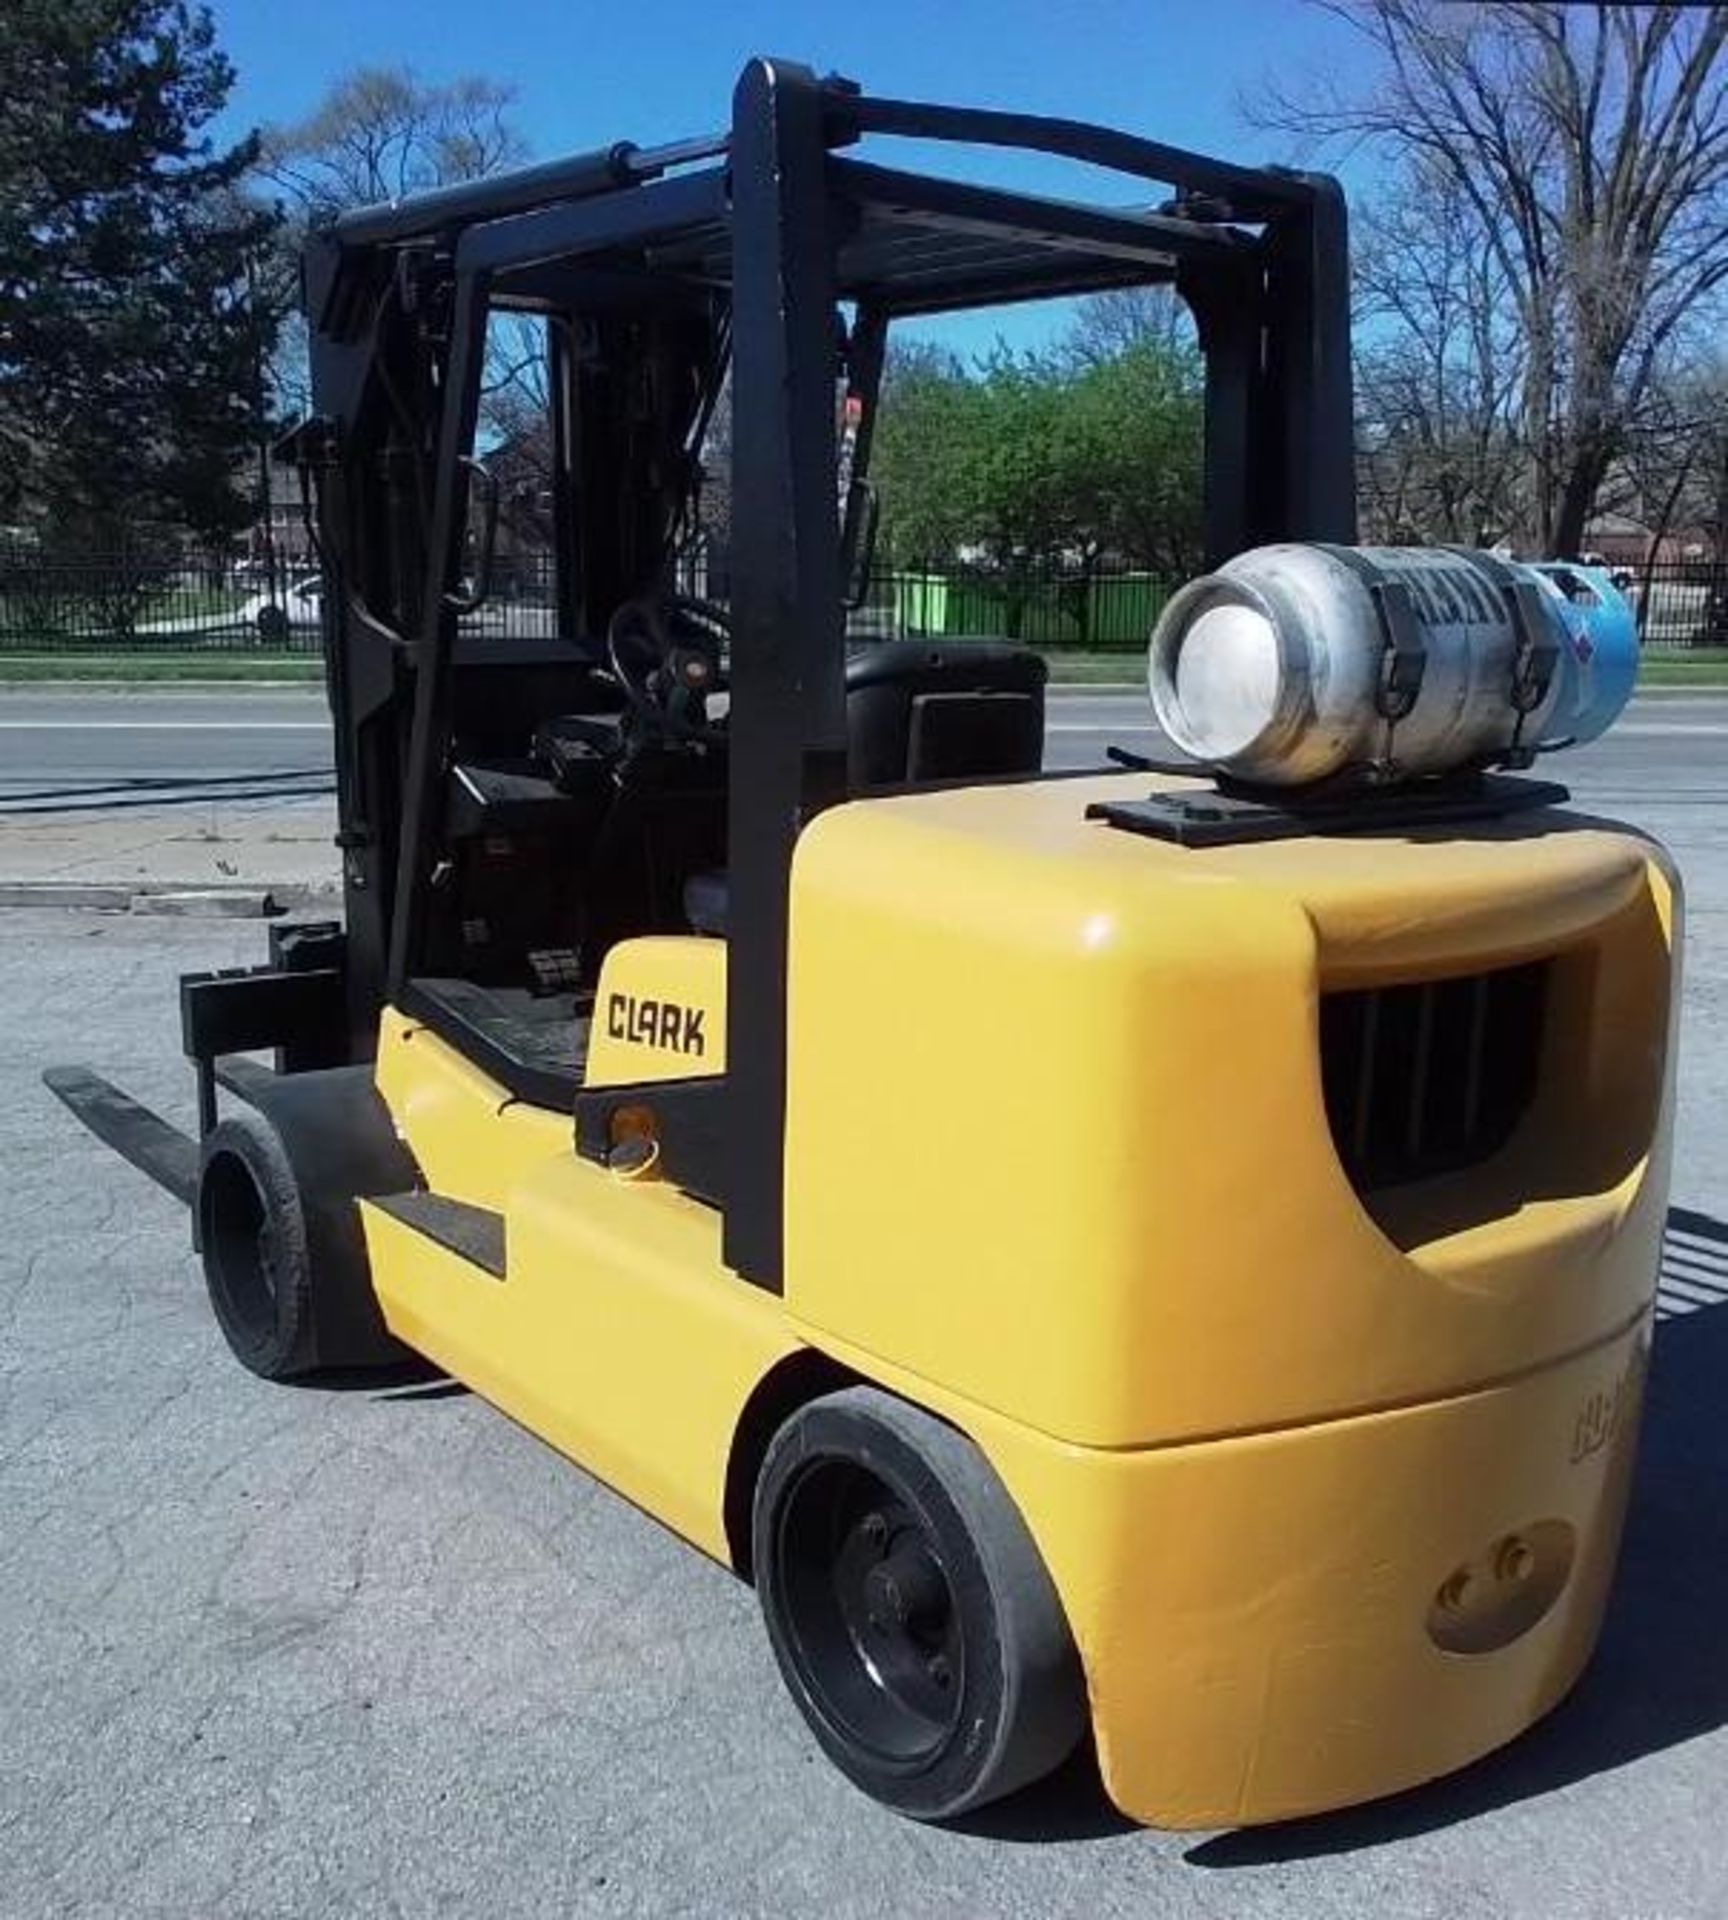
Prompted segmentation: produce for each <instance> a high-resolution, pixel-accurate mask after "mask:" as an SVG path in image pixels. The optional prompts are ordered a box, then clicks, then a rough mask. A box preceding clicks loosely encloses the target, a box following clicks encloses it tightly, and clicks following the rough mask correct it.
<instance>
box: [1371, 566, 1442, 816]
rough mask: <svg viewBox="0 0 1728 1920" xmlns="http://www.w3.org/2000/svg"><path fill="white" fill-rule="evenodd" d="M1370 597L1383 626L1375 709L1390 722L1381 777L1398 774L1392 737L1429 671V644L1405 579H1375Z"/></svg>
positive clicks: (1380, 764)
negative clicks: (1423, 634)
mask: <svg viewBox="0 0 1728 1920" xmlns="http://www.w3.org/2000/svg"><path fill="white" fill-rule="evenodd" d="M1368 597H1369V599H1370V600H1372V601H1373V603H1374V617H1375V619H1376V620H1377V621H1378V622H1379V625H1380V677H1379V679H1378V680H1377V681H1376V683H1375V687H1374V709H1375V711H1376V712H1377V713H1378V714H1379V715H1380V717H1381V719H1383V720H1384V721H1385V722H1386V736H1385V740H1384V742H1383V744H1382V746H1381V751H1380V762H1379V765H1378V767H1377V768H1376V773H1377V775H1378V777H1379V778H1382V779H1388V780H1389V779H1391V778H1393V777H1394V775H1395V773H1396V768H1397V762H1396V760H1395V759H1394V757H1393V753H1392V737H1393V733H1394V730H1395V729H1396V727H1397V725H1398V722H1399V721H1400V720H1403V719H1406V718H1407V717H1408V716H1409V714H1410V713H1411V712H1412V710H1413V709H1414V708H1415V705H1416V701H1417V699H1418V697H1419V696H1420V694H1421V692H1422V681H1423V677H1424V676H1425V675H1426V673H1427V671H1428V647H1427V643H1426V642H1425V641H1424V639H1423V637H1422V623H1421V621H1419V620H1418V619H1417V618H1416V607H1415V603H1414V602H1413V601H1412V600H1411V598H1410V589H1409V588H1408V587H1407V586H1406V585H1405V584H1404V582H1403V581H1402V580H1372V581H1370V582H1369V583H1368Z"/></svg>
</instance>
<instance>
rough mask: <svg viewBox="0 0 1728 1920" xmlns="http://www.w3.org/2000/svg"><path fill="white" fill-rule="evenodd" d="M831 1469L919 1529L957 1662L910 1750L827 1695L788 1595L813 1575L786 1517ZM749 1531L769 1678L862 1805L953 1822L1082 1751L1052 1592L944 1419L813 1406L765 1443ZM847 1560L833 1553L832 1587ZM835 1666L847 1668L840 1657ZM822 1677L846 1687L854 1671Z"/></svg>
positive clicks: (833, 1401) (900, 1408)
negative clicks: (930, 1721)
mask: <svg viewBox="0 0 1728 1920" xmlns="http://www.w3.org/2000/svg"><path fill="white" fill-rule="evenodd" d="M831 1468H838V1469H839V1470H841V1471H843V1472H845V1471H852V1472H861V1473H862V1474H864V1475H865V1476H867V1478H868V1479H869V1480H871V1481H874V1482H876V1483H878V1484H879V1485H880V1486H881V1487H882V1488H883V1489H884V1490H885V1495H886V1497H887V1498H889V1499H890V1500H891V1501H892V1502H893V1504H894V1507H895V1511H896V1512H897V1513H898V1514H900V1515H901V1516H903V1517H904V1518H905V1519H906V1520H907V1521H908V1522H909V1523H915V1527H916V1530H917V1533H918V1535H920V1536H921V1539H922V1545H923V1546H924V1547H926V1548H927V1549H928V1551H929V1553H930V1554H931V1555H932V1556H933V1559H934V1564H935V1566H936V1567H937V1569H938V1570H939V1572H940V1574H941V1576H942V1582H941V1584H942V1586H943V1587H944V1589H945V1590H946V1593H947V1596H948V1598H947V1612H946V1614H945V1616H944V1617H951V1620H952V1624H953V1633H954V1636H955V1639H956V1642H957V1645H956V1653H957V1655H958V1658H957V1659H956V1660H955V1661H954V1662H953V1663H949V1662H947V1661H944V1662H943V1666H944V1671H945V1672H946V1671H949V1670H950V1664H952V1666H953V1667H956V1668H957V1669H958V1674H957V1685H956V1686H955V1695H954V1699H955V1707H954V1711H953V1717H952V1722H951V1724H950V1725H949V1726H948V1727H947V1728H946V1729H945V1730H943V1731H940V1732H938V1733H935V1734H934V1735H932V1736H930V1739H929V1741H928V1743H927V1745H926V1746H925V1747H923V1748H921V1749H920V1750H918V1751H916V1752H913V1753H900V1754H897V1755H890V1754H888V1753H887V1752H886V1751H885V1750H884V1748H883V1746H882V1745H881V1744H877V1745H872V1744H870V1743H869V1742H868V1741H867V1740H865V1739H864V1738H861V1737H860V1736H859V1735H858V1733H857V1731H856V1726H849V1725H848V1724H847V1719H846V1710H845V1708H844V1706H843V1705H840V1704H837V1703H838V1702H840V1701H841V1699H842V1697H843V1695H842V1687H841V1685H838V1684H837V1685H835V1686H833V1687H831V1686H830V1684H829V1680H828V1677H827V1676H826V1675H825V1673H824V1671H823V1670H822V1668H823V1665H824V1662H823V1659H822V1657H821V1656H820V1655H818V1654H817V1653H815V1652H813V1650H812V1647H811V1645H810V1644H809V1643H810V1642H811V1641H812V1640H813V1639H814V1638H815V1637H816V1636H815V1635H814V1633H813V1632H811V1631H810V1630H809V1628H808V1615H809V1613H810V1610H811V1602H810V1601H809V1600H808V1599H804V1600H800V1599H798V1598H796V1597H795V1596H796V1595H797V1594H798V1593H799V1592H800V1591H804V1592H808V1591H809V1590H810V1579H811V1576H810V1575H809V1573H808V1571H807V1570H800V1569H799V1568H796V1567H794V1566H793V1565H792V1557H793V1556H794V1555H796V1554H797V1553H798V1551H799V1550H798V1548H797V1546H796V1538H797V1530H798V1529H799V1528H800V1527H801V1526H806V1525H808V1521H807V1520H803V1521H801V1520H799V1519H797V1518H795V1517H793V1516H796V1515H797V1513H798V1506H799V1502H800V1501H806V1502H807V1501H809V1500H810V1499H812V1498H820V1497H821V1495H820V1492H819V1491H818V1490H819V1489H820V1488H821V1487H823V1486H824V1485H825V1484H827V1483H826V1482H824V1481H822V1480H821V1479H819V1478H818V1477H817V1476H818V1475H821V1474H826V1473H829V1472H830V1469H831ZM801 1489H802V1491H801ZM869 1518H870V1520H871V1521H872V1522H874V1521H875V1520H876V1518H877V1516H875V1515H871V1516H869ZM836 1524H838V1522H837V1523H836ZM753 1528H754V1565H755V1573H756V1585H757V1592H758V1597H759V1598H760V1601H761V1605H762V1613H763V1619H764V1621H765V1623H766V1626H767V1630H768V1638H769V1642H770V1644H771V1645H772V1647H773V1650H774V1657H775V1659H776V1660H777V1661H778V1663H779V1666H780V1672H781V1676H782V1678H783V1679H784V1680H785V1682H786V1686H787V1689H788V1691H789V1692H790V1693H791V1695H792V1698H793V1699H794V1701H795V1702H796V1703H797V1705H798V1707H799V1710H800V1711H801V1712H802V1713H803V1715H804V1717H805V1719H806V1721H807V1722H808V1723H809V1725H810V1728H811V1730H812V1732H813V1733H814V1734H815V1735H816V1738H817V1740H818V1741H819V1742H820V1743H821V1745H822V1747H823V1749H824V1751H825V1752H826V1753H827V1754H828V1756H829V1758H830V1759H831V1760H832V1761H833V1762H834V1763H835V1765H836V1766H838V1767H839V1768H840V1770H841V1771H842V1772H843V1773H844V1774H846V1775H847V1777H848V1778H849V1779H851V1780H852V1781H853V1782H854V1783H855V1784H856V1785H858V1786H860V1787H862V1788H863V1789H864V1791H865V1792H866V1793H868V1794H870V1795H871V1796H872V1797H873V1798H875V1799H877V1800H880V1801H882V1802H883V1803H884V1804H885V1805H887V1806H890V1807H893V1808H895V1809H897V1810H898V1811H900V1812H902V1813H906V1814H910V1815H911V1816H913V1817H914V1818H916V1819H920V1820H945V1819H952V1818H954V1817H955V1816H956V1815H959V1814H962V1813H966V1812H968V1811H969V1810H971V1809H972V1808H975V1807H979V1806H983V1805H985V1804H986V1803H987V1802H989V1801H991V1800H998V1799H1001V1798H1002V1797H1003V1796H1004V1795H1006V1794H1010V1793H1013V1792H1014V1791H1015V1790H1016V1789H1018V1788H1020V1787H1024V1786H1027V1785H1029V1784H1030V1783H1031V1782H1033V1781H1034V1780H1038V1779H1041V1778H1042V1777H1043V1776H1044V1775H1045V1774H1047V1773H1048V1772H1050V1771H1051V1770H1052V1769H1053V1768H1054V1767H1056V1766H1058V1765H1059V1764H1060V1763H1061V1762H1062V1761H1063V1760H1064V1759H1066V1758H1067V1756H1068V1755H1069V1754H1070V1753H1071V1752H1072V1751H1073V1749H1074V1747H1075V1746H1076V1745H1077V1744H1078V1742H1079V1740H1080V1738H1081V1736H1082V1735H1083V1734H1084V1732H1085V1730H1086V1726H1087V1720H1088V1713H1087V1701H1086V1687H1085V1680H1084V1676H1083V1674H1082V1671H1081V1665H1080V1659H1079V1656H1078V1654H1077V1653H1076V1651H1075V1647H1074V1642H1073V1637H1072V1635H1071V1634H1070V1632H1069V1630H1068V1622H1067V1619H1066V1617H1065V1615H1064V1613H1063V1611H1062V1603H1061V1600H1060V1598H1059V1597H1058V1595H1057V1592H1056V1589H1055V1585H1054V1583H1053V1582H1052V1581H1051V1578H1050V1575H1049V1572H1048V1570H1047V1569H1046V1567H1045V1565H1044V1562H1043V1559H1042V1557H1041V1556H1040V1554H1039V1552H1038V1548H1037V1545H1036V1543H1035V1542H1034V1541H1033V1539H1032V1536H1031V1533H1030V1532H1029V1530H1028V1529H1027V1526H1026V1523H1025V1521H1024V1519H1023V1518H1022V1517H1021V1514H1020V1511H1019V1509H1018V1508H1017V1507H1016V1506H1015V1504H1014V1502H1013V1500H1012V1499H1011V1498H1010V1496H1009V1494H1008V1491H1007V1489H1006V1488H1005V1487H1004V1486H1003V1484H1002V1482H1001V1480H1000V1479H999V1478H998V1477H997V1474H996V1472H995V1469H994V1468H993V1467H992V1466H991V1465H990V1463H989V1461H988V1460H987V1459H986V1458H985V1457H984V1455H983V1453H982V1452H980V1450H979V1449H978V1448H977V1447H976V1446H975V1445H974V1444H973V1443H972V1442H971V1441H970V1440H968V1439H967V1438H966V1436H965V1435H964V1434H962V1433H960V1432H958V1431H957V1430H956V1429H955V1428H953V1427H951V1426H949V1425H948V1424H947V1423H946V1422H945V1421H942V1420H938V1419H937V1418H935V1416H934V1415H932V1414H929V1413H926V1412H924V1411H923V1410H922V1409H920V1408H918V1407H914V1406H912V1405H910V1404H908V1403H907V1402H906V1401H903V1400H898V1399H896V1398H895V1397H894V1396H893V1395H891V1394H887V1393H883V1392H881V1391H879V1390H877V1389H875V1388H870V1387H852V1388H848V1389H846V1390H845V1391H844V1392H840V1393H834V1394H829V1395H827V1396H825V1397H824V1398H822V1399H819V1400H814V1401H812V1402H810V1403H809V1405H807V1406H805V1407H802V1408H801V1409H799V1411H798V1412H796V1413H795V1414H793V1415H792V1416H791V1417H790V1419H788V1420H787V1421H786V1423H785V1425H784V1426H782V1427H781V1429H780V1430H779V1432H778V1433H777V1434H776V1435H775V1436H774V1439H773V1440H772V1442H771V1443H770V1445H769V1448H768V1452H767V1456H766V1458H765V1459H764V1461H763V1465H762V1471H761V1473H760V1475H759V1476H758V1479H757V1484H756V1495H755V1506H754V1515H753ZM914 1544H915V1545H916V1544H918V1542H917V1541H915V1542H914ZM847 1551H849V1549H847V1548H845V1547H843V1546H841V1545H839V1544H838V1543H837V1544H836V1549H835V1566H836V1571H835V1579H836V1582H838V1581H839V1579H840V1578H841V1575H840V1571H839V1562H840V1559H841V1556H842V1555H843V1554H844V1553H845V1552H847ZM801 1609H802V1610H803V1612H804V1614H805V1615H806V1616H807V1618H806V1620H805V1621H803V1622H801V1620H800V1618H799V1613H800V1610H801ZM852 1645H853V1647H854V1648H855V1649H856V1648H857V1640H856V1637H854V1640H853V1642H852ZM836 1658H837V1659H838V1660H839V1663H840V1665H842V1666H844V1665H845V1655H844V1653H841V1654H839V1655H837V1656H836ZM857 1671H858V1672H865V1673H868V1672H870V1671H871V1667H870V1663H869V1662H867V1661H865V1660H864V1659H863V1658H862V1657H860V1659H859V1663H858V1669H857ZM834 1677H835V1679H836V1681H837V1682H840V1683H844V1685H849V1686H850V1687H851V1688H852V1689H853V1690H854V1691H856V1689H857V1687H858V1684H859V1682H858V1679H857V1673H849V1674H836V1675H835V1676H834Z"/></svg>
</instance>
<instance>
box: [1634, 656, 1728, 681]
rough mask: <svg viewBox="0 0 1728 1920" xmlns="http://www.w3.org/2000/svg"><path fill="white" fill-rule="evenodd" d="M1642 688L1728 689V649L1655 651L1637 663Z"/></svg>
mask: <svg viewBox="0 0 1728 1920" xmlns="http://www.w3.org/2000/svg"><path fill="white" fill-rule="evenodd" d="M1638 684H1639V686H1640V687H1728V647H1687V648H1686V649H1685V650H1684V651H1683V652H1674V653H1667V652H1663V651H1661V650H1659V649H1656V648H1652V649H1651V650H1650V651H1649V652H1647V653H1646V654H1645V655H1644V657H1643V659H1642V660H1640V661H1639V663H1638Z"/></svg>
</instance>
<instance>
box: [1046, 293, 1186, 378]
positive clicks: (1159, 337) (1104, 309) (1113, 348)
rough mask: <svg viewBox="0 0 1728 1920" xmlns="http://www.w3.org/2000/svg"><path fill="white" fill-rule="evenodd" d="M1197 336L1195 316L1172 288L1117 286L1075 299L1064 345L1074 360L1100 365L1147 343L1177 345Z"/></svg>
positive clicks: (1160, 345) (1165, 345)
mask: <svg viewBox="0 0 1728 1920" xmlns="http://www.w3.org/2000/svg"><path fill="white" fill-rule="evenodd" d="M1193 338H1194V323H1193V320H1192V318H1191V316H1190V315H1189V313H1188V310H1187V309H1186V308H1185V307H1184V306H1183V305H1182V303H1181V301H1180V300H1178V299H1177V297H1176V293H1175V290H1174V289H1173V288H1171V287H1167V286H1155V287H1115V288H1112V289H1111V290H1110V291H1108V292H1106V293H1089V294H1087V295H1086V296H1085V297H1084V298H1083V299H1082V300H1080V301H1078V302H1077V303H1076V304H1075V308H1074V319H1073V324H1072V325H1071V326H1070V328H1069V330H1068V336H1067V339H1066V340H1065V341H1064V343H1063V344H1064V346H1065V348H1066V349H1067V351H1068V352H1069V353H1070V354H1072V355H1073V357H1074V358H1075V359H1076V360H1079V361H1083V362H1085V363H1087V364H1096V363H1098V362H1101V361H1107V360H1117V359H1120V357H1121V356H1122V355H1123V354H1124V353H1126V352H1128V351H1129V349H1130V348H1133V347H1138V346H1141V345H1144V344H1146V343H1148V342H1150V343H1151V344H1152V345H1154V346H1159V347H1175V346H1180V345H1185V344H1187V343H1189V342H1191V341H1192V340H1193Z"/></svg>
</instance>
